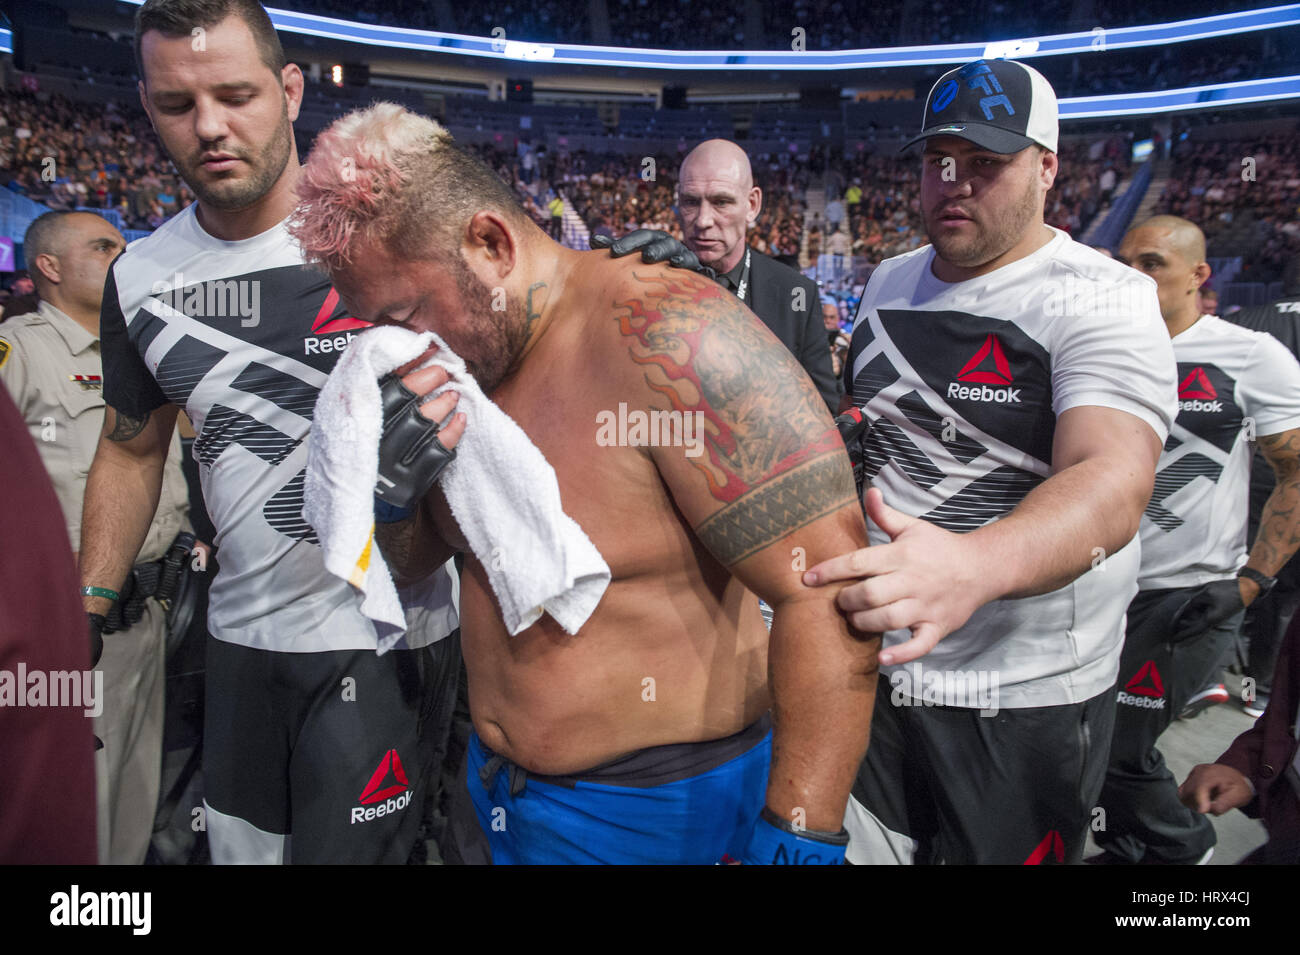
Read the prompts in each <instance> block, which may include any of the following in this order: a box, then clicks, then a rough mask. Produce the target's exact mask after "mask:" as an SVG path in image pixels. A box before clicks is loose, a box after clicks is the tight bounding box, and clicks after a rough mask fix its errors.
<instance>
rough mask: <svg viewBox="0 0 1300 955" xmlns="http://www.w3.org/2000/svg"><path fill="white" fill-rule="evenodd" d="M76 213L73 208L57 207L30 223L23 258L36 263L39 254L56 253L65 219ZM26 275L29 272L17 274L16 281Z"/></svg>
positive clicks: (24, 241) (24, 237) (24, 238)
mask: <svg viewBox="0 0 1300 955" xmlns="http://www.w3.org/2000/svg"><path fill="white" fill-rule="evenodd" d="M76 214H77V213H75V212H72V211H71V210H65V209H56V210H55V211H53V212H43V213H41V214H40V215H38V216H37V217H36V218H35V219H33V220H32V221H31V222H30V223H28V225H27V231H26V232H25V233H23V258H24V259H26V260H27V261H28V262H31V263H35V262H36V257H37V256H38V255H45V254H47V253H49V254H51V255H52V254H54V250H55V248H56V247H57V245H58V235H59V233H60V232H62V231H63V220H64V219H66V218H67V217H68V216H72V215H76ZM26 275H27V272H24V273H22V275H17V274H15V275H14V281H17V280H18V279H20V278H22V277H24V276H26ZM33 281H35V279H34V278H33Z"/></svg>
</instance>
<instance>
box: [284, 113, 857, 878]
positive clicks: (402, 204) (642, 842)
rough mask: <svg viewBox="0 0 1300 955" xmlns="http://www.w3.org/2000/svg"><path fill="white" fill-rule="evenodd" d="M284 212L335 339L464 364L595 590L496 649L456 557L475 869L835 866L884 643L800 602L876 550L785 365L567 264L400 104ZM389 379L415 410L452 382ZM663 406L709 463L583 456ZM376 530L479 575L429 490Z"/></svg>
mask: <svg viewBox="0 0 1300 955" xmlns="http://www.w3.org/2000/svg"><path fill="white" fill-rule="evenodd" d="M298 192H299V196H300V197H301V198H302V202H301V204H300V205H299V208H298V211H297V213H296V215H295V219H294V224H293V225H292V226H291V229H292V231H293V233H294V235H295V236H296V237H297V238H298V239H299V241H300V242H301V243H302V247H303V250H304V254H306V255H307V256H308V257H309V258H310V259H313V260H315V261H317V262H319V263H321V264H322V265H323V266H324V267H325V268H326V269H327V270H328V271H329V273H330V277H331V279H332V281H333V282H334V284H335V287H336V288H337V289H338V291H339V294H340V296H341V298H342V301H343V302H344V303H345V304H346V305H347V306H348V307H349V309H350V310H351V314H353V315H355V316H358V317H360V318H363V319H367V320H370V321H374V322H376V323H380V324H396V325H401V326H404V327H406V328H409V329H412V330H416V331H423V330H432V331H435V332H437V333H438V334H439V335H440V336H441V337H442V338H443V339H444V340H445V341H446V342H447V344H448V346H449V347H450V348H451V349H453V350H454V351H455V352H456V353H457V354H458V355H460V356H461V357H462V358H463V359H465V361H466V363H467V365H468V367H469V369H470V371H471V372H472V373H473V375H474V377H475V379H476V380H477V381H478V383H479V385H480V386H481V387H482V388H483V390H484V392H486V393H487V394H489V395H490V396H491V397H492V399H493V401H495V402H496V403H497V404H498V405H499V406H500V407H501V408H502V409H503V410H504V411H505V412H506V413H507V414H509V415H510V416H511V417H512V418H513V419H514V420H515V421H516V422H518V424H519V425H520V427H522V428H523V430H524V431H525V432H526V433H527V434H528V436H529V438H530V439H531V440H532V441H533V442H534V443H535V444H536V445H537V447H538V448H539V449H540V450H541V452H542V453H543V454H544V455H545V456H546V459H547V460H548V461H549V462H550V463H551V465H552V466H553V467H554V468H555V471H556V475H557V478H558V481H559V488H560V495H561V499H562V502H563V506H564V510H565V511H566V513H568V514H569V515H570V516H571V517H572V518H573V519H574V520H576V521H577V522H578V524H579V525H581V526H582V528H583V530H584V531H585V532H586V533H587V535H588V536H589V537H590V538H591V540H592V542H593V543H594V544H595V545H596V547H597V548H598V549H599V550H600V552H601V554H602V555H603V556H604V558H605V560H606V562H607V563H608V564H609V566H610V569H611V571H612V577H613V579H612V582H611V584H610V586H609V589H608V590H607V591H606V593H605V595H604V598H603V599H602V601H601V603H600V605H599V606H598V607H597V608H596V611H595V613H594V614H593V615H592V617H591V619H590V620H589V621H588V622H587V624H586V626H584V627H583V628H582V630H581V632H580V633H578V634H577V635H576V636H570V635H568V634H566V633H565V632H564V631H563V630H562V629H561V628H560V627H559V626H558V625H557V624H556V623H555V622H554V621H553V620H551V619H550V618H549V617H545V616H543V617H542V619H541V620H540V621H539V622H538V623H537V624H536V625H534V626H533V627H531V628H529V629H528V630H526V631H524V632H523V633H521V634H519V635H518V636H515V637H511V636H509V635H508V633H507V632H506V629H505V626H504V624H503V623H502V620H501V617H500V614H499V611H498V608H497V605H496V603H495V600H494V597H493V595H492V591H491V588H490V586H489V584H488V578H487V575H486V573H485V571H484V569H483V567H482V565H481V564H480V562H479V558H478V557H477V556H476V555H474V554H471V553H466V555H465V558H466V564H465V573H464V576H463V584H462V587H463V589H462V593H461V613H462V627H463V630H462V633H463V640H464V652H465V664H466V668H467V671H468V675H469V697H470V701H471V710H472V716H473V722H474V727H475V736H474V738H473V739H472V740H471V745H470V754H469V774H468V779H469V784H470V791H471V794H472V798H473V801H474V804H475V810H476V812H477V815H478V820H479V824H480V826H481V827H482V829H483V830H484V832H485V834H486V835H487V837H488V841H489V843H490V845H491V848H492V854H493V861H494V862H497V863H501V862H523V863H551V862H664V863H683V862H699V863H714V862H718V861H720V860H722V859H724V858H729V859H733V860H740V861H745V862H761V863H770V862H801V863H803V862H822V863H825V862H831V863H838V862H841V861H842V860H843V858H844V844H845V842H846V841H847V839H846V834H845V833H844V832H843V830H842V820H843V816H844V809H845V804H846V802H847V799H848V793H849V788H850V785H851V783H852V780H853V776H854V773H855V772H856V769H857V766H858V761H859V760H860V758H861V756H862V754H863V752H864V750H865V748H866V744H867V735H868V729H869V725H870V714H871V711H872V704H873V700H874V688H875V684H876V676H875V674H876V651H877V647H878V640H877V635H875V634H864V633H862V632H859V631H855V630H853V629H852V628H851V627H850V626H849V625H848V623H847V621H846V619H845V617H844V616H843V615H842V614H841V613H840V612H839V611H838V610H837V609H836V606H835V599H836V595H837V593H838V590H839V586H840V585H832V586H826V587H807V586H805V585H804V584H803V583H802V582H801V574H800V573H799V570H802V569H803V568H804V567H805V566H812V565H813V564H814V563H816V562H817V561H819V560H824V559H827V558H829V557H833V556H835V555H838V554H842V553H846V552H849V551H852V550H853V549H855V548H858V547H861V546H864V544H865V542H866V534H865V528H864V524H863V518H862V512H861V508H860V507H859V505H858V503H857V500H856V498H855V494H854V486H853V480H852V477H851V474H850V470H849V462H848V459H847V456H846V454H845V452H844V446H843V444H842V442H841V441H840V439H839V436H838V434H837V432H836V429H835V427H834V425H833V423H832V421H831V418H830V416H829V414H828V413H827V411H826V407H825V404H824V403H823V402H822V401H821V399H820V397H819V396H818V394H817V391H816V390H815V389H814V388H813V386H812V384H811V382H810V381H809V380H808V377H807V376H806V375H805V374H804V372H803V370H802V369H801V368H800V367H799V365H798V364H797V363H796V362H795V360H794V359H793V358H792V357H791V356H790V354H789V353H788V352H787V351H786V350H785V349H784V348H783V347H782V346H781V344H780V343H779V342H778V341H777V340H776V338H774V337H773V336H772V335H771V334H770V333H769V332H768V331H767V330H766V328H764V326H763V325H762V324H761V323H760V322H759V321H758V319H757V318H756V317H755V316H754V315H753V314H752V313H751V312H749V310H748V309H746V308H745V307H744V306H743V305H742V304H741V303H740V302H738V301H737V300H736V298H735V297H734V296H732V295H730V294H729V293H728V292H727V291H726V290H725V289H722V288H720V287H719V286H718V285H717V284H716V283H714V282H711V281H708V280H707V279H705V278H703V277H701V276H698V275H695V274H693V273H691V272H687V271H683V270H679V269H672V268H668V267H666V266H662V265H646V264H644V263H641V262H633V261H631V260H628V259H614V258H611V257H609V256H607V255H606V254H604V253H593V252H576V251H572V250H569V249H565V248H563V247H562V246H560V245H559V244H557V243H556V242H554V241H552V240H551V239H550V238H548V237H547V236H546V235H545V234H544V233H543V232H542V231H541V230H540V229H538V228H537V227H536V226H535V225H533V224H532V223H531V221H529V219H528V218H527V217H526V216H525V215H524V214H523V212H522V210H520V209H519V207H518V205H517V203H516V202H515V199H514V197H513V196H512V195H511V193H510V192H509V190H508V189H507V188H506V187H505V186H504V185H503V184H502V183H501V181H500V180H499V179H498V178H497V177H496V176H495V175H493V173H492V172H491V171H490V170H488V169H487V168H486V167H484V166H483V165H482V164H481V163H480V162H478V160H476V159H474V158H473V157H471V156H469V155H467V154H465V153H463V152H461V151H460V150H459V149H458V148H456V147H455V146H454V145H453V144H452V142H451V137H450V136H449V135H448V134H447V132H446V131H445V130H443V129H442V128H441V127H439V126H438V125H437V124H436V123H434V122H432V121H430V120H428V119H425V118H423V117H420V116H417V115H415V114H413V113H410V112H407V111H406V110H403V109H401V108H399V107H396V106H393V105H391V104H378V105H376V106H373V107H371V108H370V109H367V110H364V111H360V112H356V113H353V114H350V115H348V116H345V117H344V118H342V119H340V120H338V121H337V122H335V123H334V124H333V126H331V127H330V128H329V129H328V130H326V131H325V132H323V133H321V135H320V137H319V138H318V139H317V141H316V146H315V148H314V149H313V150H312V153H311V155H310V157H309V158H308V161H307V165H306V167H305V169H304V175H303V179H302V182H301V184H300V185H299V188H298ZM497 290H504V298H505V301H506V303H508V304H507V306H506V308H505V309H504V310H494V309H493V304H494V298H495V299H496V300H497V304H498V305H499V303H500V300H501V297H502V296H501V293H500V292H499V291H497ZM494 293H495V294H494ZM402 380H403V383H404V385H405V386H406V387H407V388H408V389H409V390H410V391H411V392H413V393H414V394H416V395H425V394H428V393H430V392H432V391H433V390H435V389H437V388H438V387H440V386H441V385H443V384H445V383H446V380H447V379H446V375H445V373H444V372H442V371H441V370H439V369H426V370H424V371H420V372H416V373H412V374H407V375H406V376H405V377H404V378H403V379H402ZM620 406H623V409H626V411H625V412H624V410H623V409H621V408H620ZM654 409H657V410H660V411H669V410H675V411H681V412H687V413H693V412H698V413H699V414H698V415H695V414H688V415H686V416H685V417H686V418H687V419H689V420H692V421H700V422H702V423H703V435H702V438H703V440H702V449H703V450H702V453H697V452H700V450H701V445H697V444H696V443H695V442H694V441H682V442H679V446H677V447H665V446H652V447H651V446H621V447H620V446H604V445H607V444H608V441H602V440H599V439H598V434H599V431H600V429H599V426H598V422H600V421H602V420H608V416H609V415H610V414H614V415H619V414H622V413H626V414H627V415H629V416H633V415H635V414H636V413H637V412H641V413H646V412H649V411H650V410H654ZM444 414H445V411H444ZM428 417H434V415H433V414H432V412H430V413H429V415H428ZM629 420H632V418H631V417H629ZM472 430H473V424H472V423H470V425H469V432H472ZM630 431H631V429H629V432H630ZM469 432H467V433H469ZM381 530H382V532H383V536H382V537H381V538H380V546H381V547H382V548H383V550H384V553H385V556H386V557H387V558H388V559H389V562H390V565H391V566H392V567H393V568H394V572H395V573H396V574H398V575H399V576H400V577H402V578H412V577H419V576H421V575H423V574H427V573H429V572H431V571H432V570H433V569H434V568H435V567H437V566H439V565H440V563H441V562H442V561H444V560H445V559H446V558H447V556H448V554H449V552H450V551H452V550H461V551H465V550H466V549H467V548H466V545H465V542H464V540H463V538H462V537H461V535H460V533H459V530H458V528H457V527H456V525H455V523H454V521H453V520H452V519H451V517H450V513H449V511H448V509H447V507H446V503H445V500H444V499H443V497H442V495H441V493H440V492H439V491H438V490H437V488H436V487H435V488H434V490H433V491H432V492H431V493H429V494H428V495H426V496H425V497H424V498H423V500H422V504H421V505H420V506H418V507H417V508H416V510H415V514H414V516H413V517H411V518H409V519H407V520H405V521H401V522H398V523H394V524H390V525H386V526H385V527H384V528H382V529H381ZM755 594H757V595H758V596H759V597H762V598H763V599H764V600H766V601H767V602H768V603H769V604H770V605H771V606H772V607H773V608H775V618H774V621H773V625H772V630H771V634H770V638H769V634H768V632H767V630H766V629H765V627H764V625H763V622H762V619H761V617H760V615H759V609H758V600H757V598H756V597H755ZM769 687H770V688H771V693H770V694H769ZM769 706H770V707H771V729H770V731H769V728H768V718H767V716H766V714H767V713H768V710H769ZM769 760H770V772H769ZM764 792H766V798H765V797H764Z"/></svg>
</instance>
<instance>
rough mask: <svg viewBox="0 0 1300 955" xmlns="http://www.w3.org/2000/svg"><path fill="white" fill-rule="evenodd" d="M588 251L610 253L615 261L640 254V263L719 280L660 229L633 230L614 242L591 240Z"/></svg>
mask: <svg viewBox="0 0 1300 955" xmlns="http://www.w3.org/2000/svg"><path fill="white" fill-rule="evenodd" d="M591 247H592V248H593V249H609V254H610V255H612V256H613V257H614V258H616V259H617V258H620V257H622V256H624V255H631V254H632V253H633V252H640V253H641V261H642V262H648V263H650V264H651V265H653V264H655V263H656V262H667V263H668V264H669V265H671V266H673V267H675V268H679V269H690V270H691V271H692V272H699V273H700V274H701V275H706V276H708V277H709V278H711V279H715V280H716V279H717V277H718V273H717V272H715V271H713V269H711V268H709V267H708V266H707V265H701V264H700V260H699V259H698V258H697V257H696V255H695V253H694V252H692V251H691V250H690V249H688V248H686V246H685V245H683V244H682V243H681V242H679V241H678V240H676V239H674V238H673V237H672V236H671V235H669V234H668V233H667V232H663V231H661V230H659V229H636V230H634V231H632V232H629V233H628V234H627V235H624V236H619V237H618V238H617V239H611V238H610V237H609V236H607V235H598V236H594V237H593V238H592V240H591Z"/></svg>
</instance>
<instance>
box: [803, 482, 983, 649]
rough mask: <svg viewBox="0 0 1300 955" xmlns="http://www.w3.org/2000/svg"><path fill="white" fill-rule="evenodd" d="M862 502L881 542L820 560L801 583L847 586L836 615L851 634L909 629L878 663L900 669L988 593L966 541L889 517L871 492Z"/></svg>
mask: <svg viewBox="0 0 1300 955" xmlns="http://www.w3.org/2000/svg"><path fill="white" fill-rule="evenodd" d="M865 502H866V508H867V516H868V517H869V518H870V519H871V520H872V522H873V523H875V524H876V526H877V527H879V528H880V529H881V530H883V531H884V532H885V533H886V534H888V535H889V543H888V544H883V545H879V546H876V547H868V548H863V549H861V550H855V551H852V552H850V553H846V554H842V555H841V556H839V557H833V558H831V559H830V560H827V561H823V562H822V563H820V564H817V565H816V566H815V567H811V568H809V570H808V572H807V573H806V574H804V583H806V584H807V585H808V586H810V587H811V586H820V585H824V584H828V583H833V582H835V581H855V582H854V583H852V584H850V585H849V586H847V587H845V588H844V589H843V590H841V591H840V595H839V606H840V609H841V610H843V611H845V612H846V613H847V614H848V615H849V621H850V622H851V623H852V624H853V626H855V627H857V628H858V629H859V630H866V631H877V632H883V631H887V630H904V629H908V630H911V631H912V639H911V640H909V641H908V642H907V643H904V644H900V645H899V646H896V647H891V648H890V649H888V650H885V651H882V652H881V654H880V662H881V663H883V664H886V665H888V664H892V663H907V662H908V661H910V660H915V659H916V658H917V657H921V656H924V655H925V654H927V653H929V652H930V651H931V650H933V649H934V648H935V646H937V645H938V643H939V641H940V640H942V639H943V638H944V637H946V636H947V635H948V634H950V633H952V632H953V631H954V630H956V629H957V628H958V627H960V626H961V625H962V624H964V623H965V622H966V621H967V620H969V619H970V616H971V614H973V613H974V612H975V611H976V610H978V609H979V608H980V607H981V606H983V605H984V604H985V603H987V602H988V601H989V600H991V599H993V598H994V597H995V596H996V594H993V593H990V591H989V589H988V585H987V581H988V579H989V575H988V573H987V568H984V567H982V566H981V564H980V556H979V554H978V553H976V552H975V548H973V547H972V546H971V545H972V543H973V542H972V541H971V539H970V538H969V537H968V536H967V535H964V534H955V533H953V532H952V531H948V530H944V529H943V528H942V527H938V526H936V525H934V524H931V523H929V522H928V521H924V520H921V519H920V518H918V517H909V516H908V515H906V514H904V513H902V512H901V511H896V510H894V508H892V507H890V506H889V505H888V504H886V503H885V500H884V495H883V494H881V492H880V491H879V489H877V488H872V489H870V490H868V491H867V494H866V497H865Z"/></svg>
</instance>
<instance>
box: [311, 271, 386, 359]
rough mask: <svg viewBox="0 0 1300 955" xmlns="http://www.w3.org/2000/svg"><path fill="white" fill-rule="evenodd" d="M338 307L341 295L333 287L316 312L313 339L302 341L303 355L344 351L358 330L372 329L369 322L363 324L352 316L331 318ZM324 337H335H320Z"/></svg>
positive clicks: (312, 326) (312, 332)
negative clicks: (342, 333)
mask: <svg viewBox="0 0 1300 955" xmlns="http://www.w3.org/2000/svg"><path fill="white" fill-rule="evenodd" d="M338 307H339V293H338V291H337V290H336V289H335V288H334V287H333V286H331V287H330V290H329V294H328V295H326V296H325V301H324V302H322V303H321V307H320V310H319V311H317V312H316V317H315V318H314V319H313V320H312V323H311V334H312V337H311V338H304V339H303V340H302V353H303V354H304V355H322V354H325V355H327V354H329V353H330V352H336V351H343V350H344V349H345V348H347V347H348V345H350V344H352V339H353V338H355V337H356V334H355V330H356V329H359V328H369V327H370V323H369V322H363V321H362V320H361V319H359V318H353V317H352V316H350V315H342V316H340V317H338V318H330V316H331V315H333V314H334V310H335V309H336V308H338ZM339 332H347V334H346V335H341V334H338V333H339ZM322 335H333V336H334V337H333V338H321V337H319V336H322Z"/></svg>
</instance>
